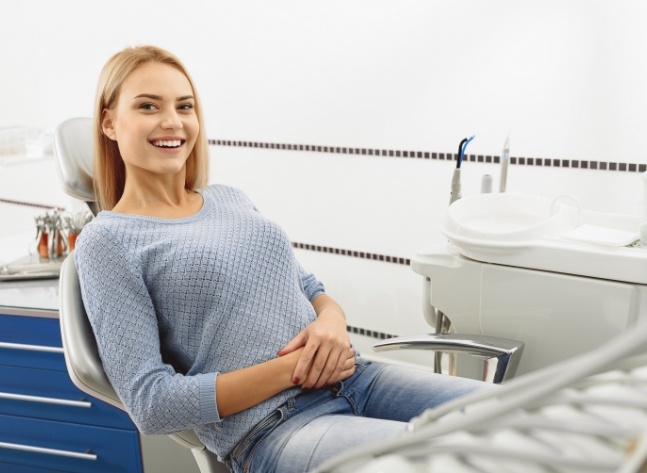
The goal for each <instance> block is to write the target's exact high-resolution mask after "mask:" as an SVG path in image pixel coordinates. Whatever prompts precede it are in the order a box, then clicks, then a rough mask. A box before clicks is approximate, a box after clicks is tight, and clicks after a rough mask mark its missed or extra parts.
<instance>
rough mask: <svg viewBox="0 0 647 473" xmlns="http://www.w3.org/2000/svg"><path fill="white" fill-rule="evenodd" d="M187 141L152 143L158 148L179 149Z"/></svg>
mask: <svg viewBox="0 0 647 473" xmlns="http://www.w3.org/2000/svg"><path fill="white" fill-rule="evenodd" d="M185 142H186V140H153V141H151V142H150V143H151V144H152V145H153V146H156V147H157V148H179V147H180V146H182V145H183V144H184V143H185Z"/></svg>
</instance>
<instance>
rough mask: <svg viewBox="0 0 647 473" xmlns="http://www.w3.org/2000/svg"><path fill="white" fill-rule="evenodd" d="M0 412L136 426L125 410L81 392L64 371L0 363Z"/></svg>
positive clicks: (111, 425)
mask: <svg viewBox="0 0 647 473" xmlns="http://www.w3.org/2000/svg"><path fill="white" fill-rule="evenodd" d="M0 414H8V415H14V416H26V417H34V418H42V419H49V420H60V421H66V422H76V423H81V424H90V425H100V426H106V427H116V428H122V429H130V430H135V426H134V424H133V423H132V421H131V420H130V418H129V417H128V415H127V414H126V413H125V412H123V411H121V410H120V409H117V408H116V407H113V406H111V405H109V404H106V403H105V402H103V401H100V400H98V399H95V398H93V397H91V396H88V395H87V394H85V393H83V392H82V391H80V390H79V389H77V388H76V386H74V385H73V384H72V381H71V380H70V378H69V377H68V375H67V372H63V371H50V370H38V369H33V368H19V367H14V366H2V365H0Z"/></svg>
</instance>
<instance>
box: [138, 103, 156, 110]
mask: <svg viewBox="0 0 647 473" xmlns="http://www.w3.org/2000/svg"><path fill="white" fill-rule="evenodd" d="M139 108H140V109H142V110H156V109H157V107H156V106H155V104H154V103H150V102H146V103H143V104H141V105H140V106H139Z"/></svg>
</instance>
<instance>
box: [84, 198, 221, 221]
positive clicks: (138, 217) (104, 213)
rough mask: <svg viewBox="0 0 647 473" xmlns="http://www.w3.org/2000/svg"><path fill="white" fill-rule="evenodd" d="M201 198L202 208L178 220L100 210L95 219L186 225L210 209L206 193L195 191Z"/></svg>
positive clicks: (210, 203)
mask: <svg viewBox="0 0 647 473" xmlns="http://www.w3.org/2000/svg"><path fill="white" fill-rule="evenodd" d="M197 192H198V193H199V194H200V195H201V196H202V207H200V210H198V211H197V212H196V213H194V214H193V215H189V216H188V217H179V218H162V217H151V216H149V215H137V214H126V213H121V212H113V211H112V210H102V211H101V212H99V215H97V217H99V216H102V217H107V218H118V219H124V220H131V221H139V222H154V223H163V224H171V225H172V224H181V223H188V222H192V221H195V220H200V219H201V218H202V217H203V216H204V215H205V214H206V213H207V212H208V211H209V209H210V208H211V206H212V205H213V203H212V201H211V199H210V198H209V197H208V193H206V192H202V191H197Z"/></svg>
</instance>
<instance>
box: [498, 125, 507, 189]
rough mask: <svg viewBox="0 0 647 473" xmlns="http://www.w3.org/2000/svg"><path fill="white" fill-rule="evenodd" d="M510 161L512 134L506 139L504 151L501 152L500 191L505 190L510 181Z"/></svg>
mask: <svg viewBox="0 0 647 473" xmlns="http://www.w3.org/2000/svg"><path fill="white" fill-rule="evenodd" d="M509 162H510V135H509V134H508V137H507V138H506V139H505V144H504V145H503V151H502V152H501V180H500V182H499V192H505V188H506V185H507V183H508V182H507V181H508V164H509Z"/></svg>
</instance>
